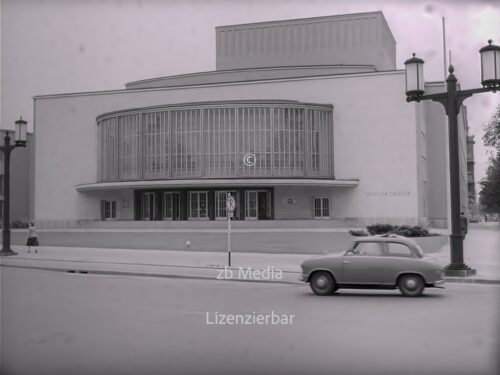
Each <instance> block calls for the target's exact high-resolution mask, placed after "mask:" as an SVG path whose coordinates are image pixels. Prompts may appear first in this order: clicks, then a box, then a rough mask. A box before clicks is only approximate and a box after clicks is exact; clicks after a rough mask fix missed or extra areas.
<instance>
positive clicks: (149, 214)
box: [142, 192, 156, 220]
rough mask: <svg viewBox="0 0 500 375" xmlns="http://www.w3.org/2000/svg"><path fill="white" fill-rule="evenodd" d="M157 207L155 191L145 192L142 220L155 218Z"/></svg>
mask: <svg viewBox="0 0 500 375" xmlns="http://www.w3.org/2000/svg"><path fill="white" fill-rule="evenodd" d="M155 208H156V199H155V193H153V192H149V193H144V194H143V195H142V220H154V219H155V211H156V210H155Z"/></svg>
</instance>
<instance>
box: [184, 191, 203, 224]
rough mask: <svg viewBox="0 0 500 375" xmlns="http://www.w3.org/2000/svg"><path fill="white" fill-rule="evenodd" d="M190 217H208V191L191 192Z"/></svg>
mask: <svg viewBox="0 0 500 375" xmlns="http://www.w3.org/2000/svg"><path fill="white" fill-rule="evenodd" d="M188 205H189V219H190V220H198V219H205V220H206V219H208V192H206V191H190V192H189V203H188Z"/></svg>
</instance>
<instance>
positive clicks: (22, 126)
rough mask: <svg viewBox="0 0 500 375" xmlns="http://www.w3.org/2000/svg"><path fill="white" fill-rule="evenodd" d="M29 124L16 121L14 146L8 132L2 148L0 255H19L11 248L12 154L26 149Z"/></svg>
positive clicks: (20, 120)
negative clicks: (20, 149) (20, 148)
mask: <svg viewBox="0 0 500 375" xmlns="http://www.w3.org/2000/svg"><path fill="white" fill-rule="evenodd" d="M27 124H28V123H27V122H26V121H24V120H23V118H22V117H21V118H20V119H19V120H17V121H16V129H15V138H14V144H13V145H11V144H10V136H9V132H8V131H7V132H6V134H5V138H4V145H3V146H0V151H2V152H3V166H4V185H3V186H4V188H3V194H4V200H3V231H2V236H3V237H2V245H3V246H2V250H1V251H0V255H16V254H17V253H16V252H14V251H12V249H11V248H10V153H11V152H12V150H14V149H15V148H16V147H26V130H27Z"/></svg>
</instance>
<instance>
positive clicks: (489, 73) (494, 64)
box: [479, 39, 500, 88]
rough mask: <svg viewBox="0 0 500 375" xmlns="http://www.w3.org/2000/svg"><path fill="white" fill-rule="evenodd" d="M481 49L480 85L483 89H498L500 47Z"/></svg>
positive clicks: (489, 45) (490, 46)
mask: <svg viewBox="0 0 500 375" xmlns="http://www.w3.org/2000/svg"><path fill="white" fill-rule="evenodd" d="M491 43H492V40H491V39H490V40H488V45H487V46H485V47H483V48H481V49H480V50H479V53H480V55H481V84H482V85H483V87H492V88H495V87H500V47H499V46H496V45H494V44H491Z"/></svg>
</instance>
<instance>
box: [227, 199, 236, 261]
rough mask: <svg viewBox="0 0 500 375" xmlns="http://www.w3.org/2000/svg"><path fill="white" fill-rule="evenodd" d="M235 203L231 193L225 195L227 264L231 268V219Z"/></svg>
mask: <svg viewBox="0 0 500 375" xmlns="http://www.w3.org/2000/svg"><path fill="white" fill-rule="evenodd" d="M235 208H236V201H235V199H234V197H233V196H232V195H231V193H227V198H226V214H227V264H228V267H231V218H232V217H233V212H234V209H235Z"/></svg>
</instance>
